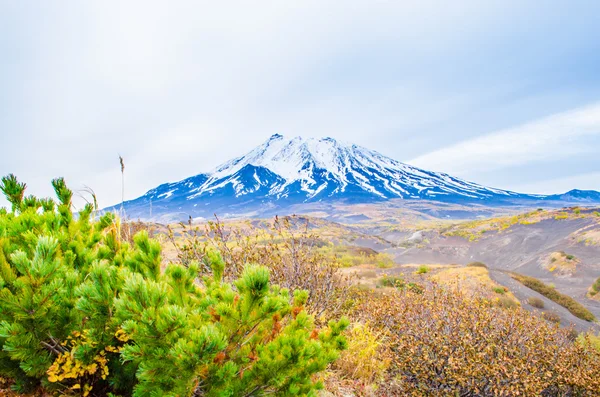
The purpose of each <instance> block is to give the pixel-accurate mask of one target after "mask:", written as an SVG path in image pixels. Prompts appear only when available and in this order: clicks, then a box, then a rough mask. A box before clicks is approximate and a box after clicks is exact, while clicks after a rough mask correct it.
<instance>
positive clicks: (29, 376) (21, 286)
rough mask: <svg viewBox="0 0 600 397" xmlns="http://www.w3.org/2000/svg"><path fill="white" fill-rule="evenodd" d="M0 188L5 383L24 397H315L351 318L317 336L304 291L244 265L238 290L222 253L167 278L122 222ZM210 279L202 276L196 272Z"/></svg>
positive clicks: (16, 185)
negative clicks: (227, 276) (29, 395)
mask: <svg viewBox="0 0 600 397" xmlns="http://www.w3.org/2000/svg"><path fill="white" fill-rule="evenodd" d="M52 184H53V187H54V190H55V192H56V195H57V197H58V202H55V201H54V200H51V199H38V198H36V197H33V196H28V197H25V196H24V192H25V184H23V183H20V182H18V180H17V178H15V177H14V176H13V175H9V176H7V177H4V178H2V183H1V186H0V189H1V190H2V192H3V193H4V194H5V196H6V197H7V199H8V200H9V202H10V204H11V210H10V211H7V210H2V211H0V377H5V378H10V379H12V380H13V382H14V384H13V388H14V389H15V390H17V391H31V390H34V389H35V390H40V389H39V388H43V389H46V390H47V391H49V392H51V393H57V394H62V395H82V396H106V395H113V396H116V395H119V396H191V395H203V396H260V395H274V396H283V395H286V396H287V395H296V396H304V395H313V393H314V392H313V391H314V390H315V389H317V388H319V387H320V383H319V382H317V381H315V377H314V375H315V374H316V373H318V372H320V371H322V370H323V369H325V368H326V366H327V365H328V364H329V363H331V362H333V361H334V360H335V359H336V357H337V356H338V352H339V351H340V350H342V349H344V348H345V346H346V341H345V338H344V336H343V335H342V331H343V330H344V329H345V328H346V326H347V325H348V321H347V320H346V319H342V320H340V321H337V322H336V321H330V322H329V324H328V326H326V327H323V328H322V329H320V330H317V329H315V327H314V325H313V319H312V317H311V316H309V315H308V314H307V313H306V311H305V310H304V306H305V303H306V301H307V297H308V294H307V292H306V291H302V290H300V289H298V290H295V291H294V293H293V296H291V295H292V294H290V292H289V291H288V290H287V289H284V288H280V287H278V286H276V285H271V284H270V279H269V277H270V275H269V270H268V269H267V268H265V267H261V266H256V265H246V266H244V267H243V270H242V271H241V273H240V275H239V277H238V278H237V280H235V281H234V282H232V283H229V282H225V281H224V278H223V273H224V267H225V266H224V262H223V260H222V259H221V256H220V254H219V253H218V252H215V251H212V252H211V253H210V254H209V255H207V256H206V257H205V259H204V263H202V264H200V263H198V262H195V261H192V262H190V263H189V264H188V266H187V267H185V266H182V265H177V264H171V265H169V266H167V267H166V269H165V270H164V271H162V269H161V263H162V260H161V248H160V244H159V243H158V242H156V241H154V240H152V239H150V238H149V236H148V234H147V232H145V231H142V232H140V233H138V234H137V235H135V237H134V238H133V243H132V244H130V243H129V242H127V241H126V240H124V239H123V238H122V237H121V230H120V228H121V225H120V221H119V219H118V218H117V217H116V216H114V215H113V214H104V215H102V216H99V217H98V216H97V214H96V209H95V208H94V207H93V206H92V205H89V204H88V205H86V206H85V208H84V209H83V210H82V211H80V212H79V213H78V214H77V215H75V214H73V212H72V210H71V198H72V192H71V190H69V189H68V188H67V186H66V184H65V182H64V180H63V179H62V178H59V179H55V180H53V181H52ZM201 266H208V267H210V268H211V269H212V272H211V275H210V276H205V277H203V278H202V279H201V280H200V279H199V277H198V275H199V274H200V267H201Z"/></svg>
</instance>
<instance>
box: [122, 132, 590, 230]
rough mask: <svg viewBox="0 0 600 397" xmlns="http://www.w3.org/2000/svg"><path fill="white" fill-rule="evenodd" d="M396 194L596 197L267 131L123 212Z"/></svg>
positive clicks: (502, 201)
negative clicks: (455, 172) (236, 153)
mask: <svg viewBox="0 0 600 397" xmlns="http://www.w3.org/2000/svg"><path fill="white" fill-rule="evenodd" d="M397 198H400V199H405V200H422V199H425V200H432V201H440V202H450V203H472V204H485V205H492V206H494V205H496V206H499V205H511V204H513V203H515V202H523V201H526V202H534V201H541V202H551V201H556V202H558V201H561V202H575V203H587V202H591V203H600V193H599V192H596V191H584V190H577V189H574V190H571V191H569V192H566V193H564V194H556V195H534V194H523V193H516V192H512V191H509V190H503V189H495V188H491V187H485V186H482V185H479V184H476V183H474V182H469V181H466V180H463V179H460V178H456V177H453V176H451V175H449V174H446V173H441V172H432V171H427V170H423V169H420V168H417V167H414V166H411V165H409V164H405V163H402V162H399V161H396V160H394V159H392V158H390V157H386V156H384V155H382V154H380V153H378V152H376V151H374V150H370V149H367V148H364V147H362V146H358V145H355V144H351V143H346V142H343V141H338V140H335V139H333V138H330V137H326V138H308V139H305V138H302V137H299V136H297V137H293V138H286V137H284V136H283V135H280V134H274V135H272V136H271V137H270V138H269V139H268V140H267V141H265V142H263V143H262V144H261V145H258V146H257V147H255V148H254V149H252V150H251V151H249V152H248V153H246V154H245V155H243V156H240V157H236V158H234V159H232V160H229V161H227V162H225V163H223V164H221V165H219V166H217V167H216V168H214V169H213V170H212V171H210V172H207V173H201V174H197V175H194V176H192V177H189V178H186V179H183V180H181V181H178V182H173V183H165V184H161V185H159V186H158V187H156V188H154V189H151V190H149V191H148V192H146V193H145V194H144V195H143V196H141V197H139V198H137V199H134V200H130V201H127V202H125V203H123V205H124V208H125V210H126V211H127V214H128V215H129V216H134V217H139V218H152V217H153V216H161V215H166V214H169V213H171V214H182V215H183V214H187V215H188V216H192V217H204V216H211V215H212V214H213V213H214V212H218V213H220V214H226V215H231V216H235V215H249V216H252V215H256V214H258V213H260V212H264V211H265V210H267V209H268V210H273V209H276V208H280V209H281V210H282V211H284V210H285V207H287V206H289V205H295V204H302V203H314V202H322V201H341V202H347V203H359V202H365V203H372V202H378V201H386V200H389V199H397ZM118 207H119V206H114V207H112V208H118ZM186 218H187V216H186Z"/></svg>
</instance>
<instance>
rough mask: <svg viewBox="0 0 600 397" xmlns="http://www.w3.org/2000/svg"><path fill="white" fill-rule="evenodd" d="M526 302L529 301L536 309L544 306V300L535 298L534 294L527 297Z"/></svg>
mask: <svg viewBox="0 0 600 397" xmlns="http://www.w3.org/2000/svg"><path fill="white" fill-rule="evenodd" d="M527 303H529V304H530V305H531V306H533V307H535V308H538V309H543V308H544V301H543V300H542V299H540V298H536V297H534V296H532V297H531V298H529V299H527Z"/></svg>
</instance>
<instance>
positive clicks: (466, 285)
mask: <svg viewBox="0 0 600 397" xmlns="http://www.w3.org/2000/svg"><path fill="white" fill-rule="evenodd" d="M431 279H432V280H433V281H436V282H437V283H439V284H441V285H447V286H458V288H459V289H460V290H461V291H463V293H465V294H468V295H479V296H482V297H485V298H491V299H499V298H500V295H503V296H504V297H506V298H509V299H511V300H513V301H514V302H515V303H517V304H518V302H519V300H518V299H517V298H516V297H515V296H514V295H513V293H512V292H510V291H509V290H508V289H506V288H505V287H504V286H502V285H500V284H498V283H496V282H495V281H494V280H492V279H491V278H490V272H489V271H488V269H486V268H485V267H479V266H467V267H452V268H448V269H445V270H442V271H440V272H438V273H436V274H434V275H432V276H431ZM500 290H502V291H504V292H503V293H501V294H500V293H499V292H496V291H500Z"/></svg>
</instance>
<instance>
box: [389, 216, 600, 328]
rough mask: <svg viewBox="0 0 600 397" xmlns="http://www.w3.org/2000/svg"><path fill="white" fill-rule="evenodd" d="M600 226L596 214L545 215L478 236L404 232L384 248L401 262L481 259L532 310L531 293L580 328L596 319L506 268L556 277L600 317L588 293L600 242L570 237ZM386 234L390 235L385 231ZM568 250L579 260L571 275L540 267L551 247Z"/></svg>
mask: <svg viewBox="0 0 600 397" xmlns="http://www.w3.org/2000/svg"><path fill="white" fill-rule="evenodd" d="M584 228H585V229H586V230H591V229H596V230H600V225H599V224H598V223H597V221H595V220H594V219H590V218H581V219H569V220H554V219H547V220H543V221H541V222H539V223H536V224H531V225H521V224H517V225H514V226H512V227H511V228H509V229H507V230H505V231H502V232H488V233H486V234H484V235H483V237H482V238H481V239H480V240H479V241H476V242H469V241H468V240H466V239H464V238H461V237H445V236H441V235H440V234H439V233H437V232H432V231H428V232H424V233H423V234H424V236H423V237H424V238H423V241H424V243H423V244H415V242H410V241H408V239H407V238H406V237H405V236H402V237H401V240H396V241H393V240H392V242H393V243H395V244H397V245H399V247H397V248H390V249H388V250H386V252H389V253H392V254H393V255H394V256H395V259H396V261H397V262H398V263H441V264H452V263H456V264H467V263H469V262H474V261H479V262H483V263H485V264H486V265H487V266H488V268H489V269H490V275H491V277H492V278H493V279H494V280H495V281H496V282H498V283H500V284H502V285H504V286H506V287H508V288H509V289H510V290H511V291H513V293H514V294H515V296H516V297H517V298H518V299H519V300H520V301H521V302H522V303H523V306H524V307H525V308H527V309H528V310H534V311H537V310H538V309H534V308H532V307H531V306H529V305H527V304H526V300H527V298H529V297H532V296H535V297H539V298H541V299H543V300H544V303H545V309H543V310H544V311H547V310H550V311H555V312H556V313H558V314H559V315H560V316H561V318H562V323H563V325H568V324H574V325H575V326H576V327H577V328H578V329H580V330H581V329H585V328H589V327H590V326H591V325H592V324H590V323H588V322H586V321H583V320H580V319H578V318H576V317H574V316H573V315H572V314H571V313H569V312H568V311H567V310H566V309H564V308H563V307H561V306H559V305H557V304H555V303H554V302H552V301H550V300H548V299H547V298H545V297H543V296H542V295H540V294H538V293H537V292H535V291H532V290H530V289H529V288H527V287H525V286H523V285H522V284H520V283H519V282H517V281H515V280H513V279H512V278H511V277H510V276H509V275H508V274H507V272H510V271H514V272H517V273H521V274H524V275H527V276H532V277H535V278H538V279H540V280H542V281H543V282H544V283H546V284H550V283H553V284H554V285H555V286H556V289H557V290H558V291H559V292H561V293H563V294H566V295H569V296H572V297H573V298H575V299H576V300H578V301H579V302H581V303H582V304H583V305H585V306H586V307H587V308H588V309H589V310H590V311H591V312H592V313H593V314H594V315H595V316H596V317H597V318H600V302H598V301H596V300H592V299H589V298H587V297H586V293H587V291H588V289H589V287H590V286H591V285H592V283H593V282H594V281H595V280H596V279H597V278H598V277H600V247H599V246H597V245H589V246H586V245H585V244H584V243H581V242H577V241H576V240H575V239H573V238H572V236H571V235H572V234H573V233H575V232H577V231H579V230H581V229H584ZM387 237H388V238H389V237H391V236H387ZM556 251H565V252H567V253H568V254H572V255H575V257H576V258H577V259H578V260H579V261H580V262H579V263H578V264H577V267H576V271H575V273H574V274H573V275H570V276H569V275H562V276H561V275H558V274H557V273H551V272H549V271H548V270H546V269H544V268H543V267H542V261H543V260H544V259H545V258H547V257H548V255H550V254H551V253H552V252H556Z"/></svg>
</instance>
